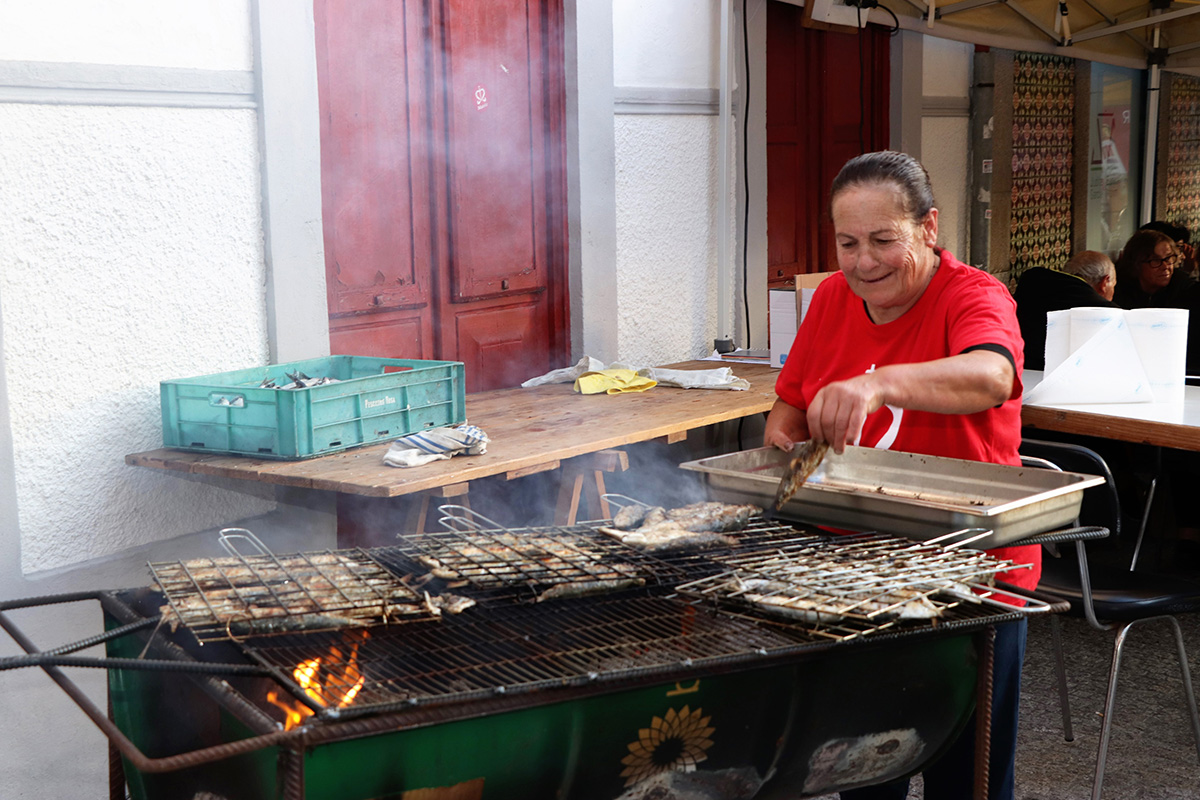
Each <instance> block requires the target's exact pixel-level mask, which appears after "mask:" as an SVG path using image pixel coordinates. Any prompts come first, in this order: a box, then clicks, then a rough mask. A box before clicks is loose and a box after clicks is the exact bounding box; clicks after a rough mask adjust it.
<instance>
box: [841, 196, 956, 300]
mask: <svg viewBox="0 0 1200 800" xmlns="http://www.w3.org/2000/svg"><path fill="white" fill-rule="evenodd" d="M902 199H903V195H902V194H901V192H900V188H899V187H897V186H895V185H894V184H890V183H880V184H869V185H859V186H851V187H850V188H848V189H844V190H843V191H842V192H841V193H840V194H838V196H837V197H836V198H835V199H834V201H833V230H834V237H835V239H836V247H837V259H838V267H839V268H840V269H841V270H842V272H843V273H845V275H846V280H847V281H848V282H849V284H850V289H851V290H852V291H853V292H854V293H855V294H856V295H858V296H859V297H861V298H862V299H863V300H864V301H865V302H866V304H867V310H868V311H870V313H871V319H873V320H874V321H875V322H877V323H884V322H891V321H892V320H894V319H897V318H899V317H900V316H901V315H902V314H904V312H905V311H908V309H910V308H912V307H913V305H914V304H915V303H916V302H917V300H918V299H920V297H921V294H922V293H923V292H924V291H925V287H926V286H928V285H929V280H930V279H931V278H932V277H933V271H934V269H935V268H936V265H937V255H936V254H935V253H934V252H933V246H934V245H935V244H936V243H937V213H938V212H937V209H936V208H934V209H930V211H929V214H928V215H927V216H926V217H925V219H924V220H922V221H921V222H919V223H918V222H913V220H912V217H911V216H910V215H909V214H908V213H907V212H906V211H905V210H904V205H903V203H902V202H901V201H902Z"/></svg>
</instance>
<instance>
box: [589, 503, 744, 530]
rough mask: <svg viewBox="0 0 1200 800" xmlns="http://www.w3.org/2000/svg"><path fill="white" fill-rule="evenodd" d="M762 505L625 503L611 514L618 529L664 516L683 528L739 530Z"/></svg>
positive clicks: (642, 523)
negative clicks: (676, 505)
mask: <svg viewBox="0 0 1200 800" xmlns="http://www.w3.org/2000/svg"><path fill="white" fill-rule="evenodd" d="M761 513H762V509H761V508H759V507H758V506H751V505H731V504H729V503H716V502H706V503H692V504H691V505H687V506H680V507H679V508H669V509H664V508H663V507H662V506H643V505H637V504H633V505H628V506H625V507H624V508H622V509H621V510H620V511H618V512H617V513H616V514H615V515H614V516H613V524H612V527H614V528H616V529H617V530H622V531H630V530H634V529H635V528H639V527H644V526H646V525H650V524H657V523H660V522H662V521H663V520H670V521H672V522H675V523H678V525H679V526H680V527H681V528H683V529H684V530H688V531H695V532H697V533H699V532H702V531H715V532H719V533H724V532H728V531H740V530H741V529H742V528H745V527H746V523H747V522H749V521H750V518H751V517H753V516H755V515H756V514H761Z"/></svg>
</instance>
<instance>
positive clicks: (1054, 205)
mask: <svg viewBox="0 0 1200 800" xmlns="http://www.w3.org/2000/svg"><path fill="white" fill-rule="evenodd" d="M1074 83H1075V62H1074V61H1073V60H1072V59H1069V58H1062V57H1059V56H1045V55H1037V54H1034V53H1017V54H1016V55H1015V56H1014V57H1013V124H1012V141H1013V146H1012V215H1011V228H1010V238H1011V244H1010V247H1009V263H1010V265H1011V270H1012V271H1011V273H1010V280H1011V281H1012V282H1013V283H1015V282H1016V280H1017V279H1018V278H1019V277H1020V275H1021V273H1022V272H1024V271H1025V270H1026V269H1028V268H1029V267H1059V266H1061V265H1062V263H1063V261H1065V260H1066V259H1067V258H1068V257H1069V255H1070V253H1071V193H1072V142H1073V140H1074V114H1075V94H1074Z"/></svg>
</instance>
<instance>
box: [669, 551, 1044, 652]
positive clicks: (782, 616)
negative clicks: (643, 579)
mask: <svg viewBox="0 0 1200 800" xmlns="http://www.w3.org/2000/svg"><path fill="white" fill-rule="evenodd" d="M967 533H971V531H958V532H955V533H951V534H947V535H946V537H940V539H934V540H929V541H926V542H912V541H910V540H906V539H897V538H895V537H890V536H883V535H880V534H853V535H845V536H834V537H829V536H817V535H812V536H800V537H798V538H795V539H793V540H792V541H790V542H787V543H786V544H779V545H776V546H772V547H770V548H769V549H762V548H759V549H755V550H753V551H750V552H746V551H739V552H734V553H725V554H719V555H715V556H713V560H714V561H716V562H718V563H720V564H722V565H724V566H725V567H726V568H727V569H726V570H725V571H722V572H721V573H719V574H715V575H708V576H705V577H703V578H700V579H697V580H695V581H691V582H689V583H686V584H682V585H680V586H678V587H677V588H678V591H679V592H680V594H682V595H685V596H688V597H693V598H697V599H704V600H711V601H713V602H715V603H716V604H717V606H718V607H719V608H724V609H731V610H734V611H735V612H739V613H750V614H755V615H759V616H761V615H766V616H768V617H772V618H775V619H778V620H782V621H787V622H790V623H794V624H804V625H807V626H808V627H809V628H810V630H811V631H812V632H813V633H814V634H817V635H821V636H826V637H828V638H830V639H835V640H845V639H851V638H855V637H858V636H862V635H864V634H868V633H874V632H878V631H881V630H886V629H888V628H893V627H895V626H896V625H898V624H902V623H906V624H907V623H913V622H919V623H923V624H928V625H936V624H937V622H938V621H939V620H941V619H944V618H945V617H946V616H947V615H948V613H949V611H950V610H951V609H954V608H957V607H959V606H961V605H962V604H964V603H974V604H979V603H993V604H998V601H995V600H992V599H991V598H992V597H994V596H995V595H1008V593H1007V592H1003V591H1001V590H999V589H996V588H994V587H986V586H981V585H980V584H979V582H980V581H983V582H988V583H990V582H991V581H992V579H993V578H994V576H995V575H996V574H997V573H1000V572H1004V571H1007V570H1010V569H1014V568H1020V567H1027V566H1028V565H1015V564H1013V563H1012V562H1010V561H1002V560H999V559H995V558H992V557H990V556H988V555H986V554H985V553H982V552H979V551H974V550H961V549H955V548H956V547H957V546H960V545H962V544H965V543H969V542H970V541H971V538H970V537H968V538H966V539H963V538H962V536H963V534H967ZM988 533H989V532H988V531H983V532H979V533H978V535H979V536H986V535H988ZM947 538H957V539H958V540H959V541H958V542H957V544H955V545H950V546H947V547H943V546H941V544H940V540H941V539H947ZM760 544H761V543H760ZM729 568H732V569H729Z"/></svg>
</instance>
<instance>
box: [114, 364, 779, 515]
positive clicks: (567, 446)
mask: <svg viewBox="0 0 1200 800" xmlns="http://www.w3.org/2000/svg"><path fill="white" fill-rule="evenodd" d="M671 366H672V367H673V368H677V369H713V368H715V367H720V366H723V365H722V364H718V363H715V362H709V361H689V362H685V363H683V364H673V365H671ZM727 366H732V367H733V371H734V374H735V375H737V376H738V377H739V378H745V379H746V380H748V381H749V382H750V384H751V386H750V389H749V390H747V391H729V390H722V389H674V388H669V387H665V386H658V387H655V388H653V389H651V390H649V391H647V392H641V393H630V394H618V395H604V394H601V395H580V394H576V393H575V392H574V391H573V389H572V386H571V384H554V385H550V386H538V387H535V388H532V389H521V388H516V389H499V390H496V391H490V392H480V393H478V394H472V395H468V396H467V419H468V420H470V422H471V423H472V424H474V425H478V426H479V427H481V428H483V429H484V431H486V432H487V434H488V436H489V437H490V438H491V443H490V444H489V445H488V451H487V453H486V454H484V455H479V456H457V457H455V458H451V459H449V460H447V461H435V462H433V463H432V464H426V465H424V466H421V467H412V468H407V469H400V468H397V467H389V466H387V465H386V464H384V463H383V454H384V453H385V452H387V449H388V446H389V445H388V444H387V443H384V444H377V445H369V446H366V447H359V448H355V449H353V450H347V451H345V452H342V453H335V454H333V455H328V456H320V457H317V458H311V459H307V460H304V461H272V460H266V459H260V458H251V457H248V456H230V455H210V454H204V453H189V452H185V451H182V450H170V449H159V450H150V451H147V452H144V453H133V454H131V455H128V456H126V457H125V463H126V464H130V465H133V466H137V467H152V468H155V469H165V470H175V471H179V472H187V473H191V474H194V475H214V476H220V477H224V478H238V479H242V480H249V481H259V482H262V483H274V484H279V485H282V486H296V487H301V488H306V489H323V490H327V491H332V492H337V493H339V495H338V496H339V499H341V498H343V497H345V496H361V497H372V498H395V497H402V496H406V495H415V494H417V493H421V492H426V493H428V492H432V491H436V492H437V493H438V494H439V496H441V497H453V496H460V495H462V494H464V493H465V492H466V487H467V484H469V482H470V481H474V480H479V479H482V478H495V477H497V476H502V477H503V478H504V479H508V480H512V479H514V478H520V477H523V476H526V475H532V474H535V473H538V472H546V471H548V470H555V469H559V468H560V467H562V466H564V463H567V464H570V463H573V462H572V460H575V461H579V460H580V457H584V456H593V455H594V454H600V453H602V452H603V451H609V450H611V449H612V448H618V447H621V446H622V445H629V444H634V443H636V442H645V441H650V440H654V439H660V440H666V441H667V442H668V443H671V442H678V441H682V440H684V439H686V438H687V434H688V431H690V430H693V429H696V428H702V427H705V426H707V425H712V424H714V423H718V422H725V421H727V420H734V419H740V418H742V417H747V416H751V415H753V414H760V413H762V412H765V411H768V410H770V408H771V405H772V404H773V403H774V402H775V378H776V377H777V376H778V375H779V371H778V370H776V369H771V368H770V367H768V366H765V365H758V364H730V365H727ZM619 455H623V454H619ZM589 466H594V465H589ZM578 486H579V484H578V482H576V487H575V495H576V498H575V499H576V500H578V491H579V489H578ZM426 496H428V495H426ZM339 516H340V510H339ZM421 524H423V516H422V521H421ZM339 525H341V522H340V521H339ZM339 529H340V530H341V528H339Z"/></svg>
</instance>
